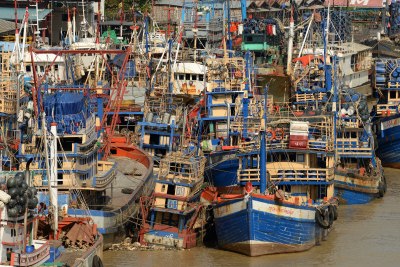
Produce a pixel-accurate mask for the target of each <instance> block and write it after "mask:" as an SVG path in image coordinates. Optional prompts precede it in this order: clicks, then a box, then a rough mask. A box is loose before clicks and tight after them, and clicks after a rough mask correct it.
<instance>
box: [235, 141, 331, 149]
mask: <svg viewBox="0 0 400 267" xmlns="http://www.w3.org/2000/svg"><path fill="white" fill-rule="evenodd" d="M259 149H260V143H259V141H247V142H240V143H239V150H240V151H241V152H250V151H253V150H259ZM267 149H289V139H287V138H284V139H282V140H280V141H270V140H269V141H267ZM307 149H310V150H317V151H332V150H333V144H332V143H330V142H328V141H322V140H314V139H311V140H308V146H307Z"/></svg>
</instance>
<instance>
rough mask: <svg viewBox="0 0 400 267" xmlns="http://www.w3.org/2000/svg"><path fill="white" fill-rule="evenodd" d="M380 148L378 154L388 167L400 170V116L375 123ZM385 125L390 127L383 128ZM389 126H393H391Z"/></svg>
mask: <svg viewBox="0 0 400 267" xmlns="http://www.w3.org/2000/svg"><path fill="white" fill-rule="evenodd" d="M375 124H377V125H378V126H379V127H378V128H379V130H378V132H377V133H376V137H377V141H378V147H377V150H376V154H377V155H378V157H379V158H380V159H381V161H382V165H383V166H386V167H393V168H400V115H399V114H397V115H393V116H390V117H385V118H383V119H380V120H378V121H376V122H375ZM383 124H386V125H388V126H386V127H382V125H383ZM389 124H391V125H390V126H389Z"/></svg>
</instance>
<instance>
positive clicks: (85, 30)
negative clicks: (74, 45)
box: [81, 0, 87, 38]
mask: <svg viewBox="0 0 400 267" xmlns="http://www.w3.org/2000/svg"><path fill="white" fill-rule="evenodd" d="M82 15H83V17H82V22H81V26H82V30H83V37H84V38H87V29H86V24H87V21H86V17H85V2H84V0H82Z"/></svg>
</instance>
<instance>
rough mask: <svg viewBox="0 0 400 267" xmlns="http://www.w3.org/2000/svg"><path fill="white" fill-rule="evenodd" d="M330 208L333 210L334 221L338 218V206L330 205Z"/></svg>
mask: <svg viewBox="0 0 400 267" xmlns="http://www.w3.org/2000/svg"><path fill="white" fill-rule="evenodd" d="M332 208H333V219H334V220H335V221H336V220H337V218H338V217H339V212H338V206H337V205H332Z"/></svg>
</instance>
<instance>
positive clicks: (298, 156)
mask: <svg viewBox="0 0 400 267" xmlns="http://www.w3.org/2000/svg"><path fill="white" fill-rule="evenodd" d="M296 161H297V162H304V154H297V160H296Z"/></svg>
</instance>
